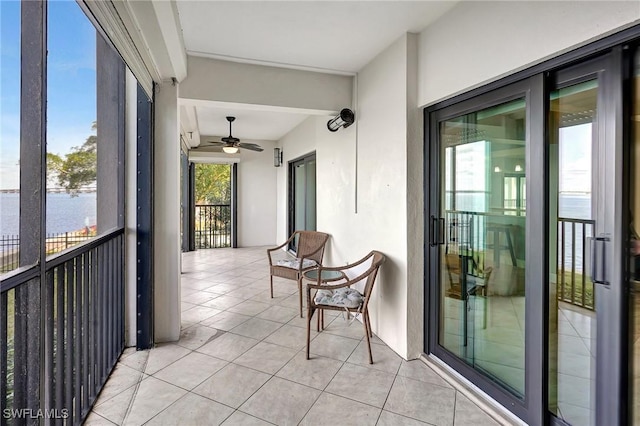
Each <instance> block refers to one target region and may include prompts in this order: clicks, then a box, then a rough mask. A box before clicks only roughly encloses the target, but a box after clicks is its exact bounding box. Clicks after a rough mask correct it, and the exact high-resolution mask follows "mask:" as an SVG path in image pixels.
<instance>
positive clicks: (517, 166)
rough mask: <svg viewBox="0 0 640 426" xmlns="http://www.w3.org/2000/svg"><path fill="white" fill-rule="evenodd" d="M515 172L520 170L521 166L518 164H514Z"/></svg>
mask: <svg viewBox="0 0 640 426" xmlns="http://www.w3.org/2000/svg"><path fill="white" fill-rule="evenodd" d="M515 170H516V172H521V171H522V166H521V165H520V164H516V169H515Z"/></svg>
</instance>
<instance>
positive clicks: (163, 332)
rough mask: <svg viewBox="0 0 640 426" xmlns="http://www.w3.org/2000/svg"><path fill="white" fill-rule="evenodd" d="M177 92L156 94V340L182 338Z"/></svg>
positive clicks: (166, 86)
mask: <svg viewBox="0 0 640 426" xmlns="http://www.w3.org/2000/svg"><path fill="white" fill-rule="evenodd" d="M179 128H180V125H179V119H178V91H177V87H176V86H174V85H173V84H171V83H162V84H159V85H158V86H157V87H156V93H155V134H154V142H153V144H154V146H153V150H154V152H153V155H154V162H153V167H154V173H153V208H154V212H153V215H154V220H153V245H154V247H153V253H154V259H153V263H154V269H153V274H154V289H153V291H154V336H155V341H156V343H159V342H170V341H175V340H178V339H179V337H180V143H179V140H180V134H179Z"/></svg>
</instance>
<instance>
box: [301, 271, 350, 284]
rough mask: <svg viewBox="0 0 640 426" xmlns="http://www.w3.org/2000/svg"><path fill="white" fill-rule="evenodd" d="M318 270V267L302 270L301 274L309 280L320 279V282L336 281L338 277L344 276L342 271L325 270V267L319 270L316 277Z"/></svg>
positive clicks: (316, 280)
mask: <svg viewBox="0 0 640 426" xmlns="http://www.w3.org/2000/svg"><path fill="white" fill-rule="evenodd" d="M318 271H319V269H311V270H309V271H306V272H304V273H303V274H302V275H303V276H304V277H305V278H306V279H308V280H309V281H315V282H318V281H320V282H321V283H326V282H331V281H338V280H339V279H342V278H345V275H344V273H343V272H341V271H327V270H325V269H323V270H322V272H320V277H318ZM318 278H319V279H318Z"/></svg>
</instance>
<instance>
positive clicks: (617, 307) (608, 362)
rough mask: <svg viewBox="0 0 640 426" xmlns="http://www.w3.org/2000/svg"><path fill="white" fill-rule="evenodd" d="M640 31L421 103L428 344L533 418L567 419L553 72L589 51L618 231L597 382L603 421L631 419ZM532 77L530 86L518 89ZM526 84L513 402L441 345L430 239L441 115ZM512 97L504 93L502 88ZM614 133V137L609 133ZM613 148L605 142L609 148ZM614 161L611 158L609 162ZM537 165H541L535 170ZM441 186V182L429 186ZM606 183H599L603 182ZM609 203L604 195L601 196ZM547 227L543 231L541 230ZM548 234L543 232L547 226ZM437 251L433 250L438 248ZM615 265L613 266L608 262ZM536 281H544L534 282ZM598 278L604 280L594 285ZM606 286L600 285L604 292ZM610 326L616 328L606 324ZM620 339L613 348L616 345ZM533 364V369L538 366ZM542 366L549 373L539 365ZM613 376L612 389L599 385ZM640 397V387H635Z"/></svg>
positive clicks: (609, 256)
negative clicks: (560, 409) (551, 354)
mask: <svg viewBox="0 0 640 426" xmlns="http://www.w3.org/2000/svg"><path fill="white" fill-rule="evenodd" d="M638 37H640V26H635V27H633V28H631V29H628V30H625V31H622V32H620V33H617V34H614V35H613V36H610V37H607V38H605V39H602V40H599V41H597V42H594V43H592V44H591V45H589V46H585V47H582V48H579V49H576V50H575V51H572V52H569V53H567V54H564V55H562V56H560V57H558V58H554V59H551V60H549V61H546V62H544V63H542V64H539V65H536V66H534V67H532V68H530V69H528V70H524V71H521V72H519V73H516V74H514V75H512V76H508V77H505V78H504V79H502V80H500V81H497V82H493V83H490V84H488V85H487V86H484V87H482V88H479V89H475V90H473V91H470V92H468V93H464V94H462V95H459V96H456V97H455V98H452V99H449V100H446V101H443V102H440V103H438V104H436V105H433V106H431V107H428V108H425V110H424V126H425V133H424V134H425V154H424V155H425V160H424V161H425V172H426V173H425V213H426V214H425V285H426V286H427V289H425V308H426V309H425V324H426V325H425V340H424V341H425V353H427V354H433V355H434V356H436V357H438V358H440V359H442V361H444V362H445V363H446V364H448V365H449V366H450V367H451V368H453V369H454V370H456V371H457V372H458V373H460V374H462V375H463V376H465V377H466V378H467V379H468V380H470V381H471V382H472V383H474V384H475V385H476V386H478V387H479V388H480V389H481V390H482V391H484V392H485V393H487V394H488V395H489V396H491V397H492V398H494V399H495V400H496V401H498V402H499V403H500V404H502V405H503V406H504V407H505V408H507V409H509V410H510V411H512V412H513V413H514V414H515V415H517V416H518V417H520V418H522V419H523V420H525V421H527V422H528V423H531V424H549V423H552V424H562V423H563V422H562V421H561V420H560V419H557V418H555V417H554V416H552V415H550V413H549V412H548V403H549V391H548V383H549V371H548V367H549V363H548V346H549V342H548V339H549V331H548V321H549V304H548V300H549V299H548V298H549V290H548V285H538V286H535V285H534V284H535V283H541V284H545V283H547V277H548V276H549V270H550V269H549V268H550V265H549V261H548V259H546V257H547V256H546V254H547V247H548V235H549V219H548V217H547V211H548V210H547V207H548V194H549V193H548V182H549V180H548V179H549V178H548V175H549V170H548V166H547V159H548V152H547V145H546V144H547V140H546V135H548V131H549V129H548V126H549V123H548V120H547V117H548V112H549V111H548V109H549V103H548V94H549V93H550V91H551V87H553V85H554V84H555V83H556V80H555V76H556V74H555V72H556V71H558V74H557V75H561V74H562V73H563V72H567V70H569V69H571V68H572V67H573V64H576V63H577V64H578V65H575V66H576V67H583V66H584V67H586V66H588V65H587V64H589V63H590V62H591V58H593V57H594V56H597V55H600V56H601V57H603V58H604V59H601V60H604V61H606V67H607V70H608V72H607V73H605V74H604V76H603V79H602V80H601V84H602V91H603V93H604V97H603V98H602V103H601V104H599V105H600V108H602V112H600V114H604V116H603V117H602V118H603V120H602V122H604V123H607V125H606V126H602V127H603V128H602V129H600V131H601V136H600V137H599V141H600V143H601V144H603V145H604V146H601V147H600V151H601V152H602V153H603V157H604V159H603V160H602V161H604V162H605V163H606V164H608V165H609V166H607V170H608V173H605V174H604V175H603V176H604V182H603V185H604V186H605V188H607V189H606V191H605V192H608V196H609V199H610V200H611V201H610V202H605V203H604V208H603V212H602V214H603V215H604V218H605V219H604V221H605V223H606V225H605V232H606V233H611V234H612V235H613V236H615V239H614V241H613V242H612V243H611V244H609V247H608V250H606V264H607V265H608V270H607V280H608V281H609V282H611V283H614V285H612V286H609V287H607V288H600V289H598V290H596V292H597V296H596V297H597V302H596V303H599V304H602V306H598V307H597V308H596V312H597V313H598V312H599V313H600V315H601V316H602V318H600V316H599V317H598V324H599V325H598V328H600V329H602V330H607V332H606V333H600V334H599V335H598V341H597V343H596V345H597V358H596V362H597V363H598V364H597V370H596V371H597V372H596V380H597V386H596V387H597V388H598V391H599V392H600V394H601V397H598V398H597V399H596V424H624V423H625V422H626V421H627V419H628V416H629V406H630V405H631V402H632V401H631V400H630V395H631V394H630V391H629V386H628V385H629V379H628V377H627V374H626V371H627V369H628V368H629V342H628V336H629V324H628V318H629V317H628V314H629V308H628V305H627V304H626V303H624V302H625V295H626V294H627V293H628V288H627V287H626V286H625V282H626V281H624V279H625V277H624V271H625V265H624V262H625V260H626V251H625V248H626V247H625V246H624V244H625V242H626V241H627V239H625V232H628V225H625V224H627V223H628V220H629V214H628V211H627V210H628V200H627V199H626V197H625V192H624V189H625V188H628V185H629V181H628V179H629V176H628V160H626V159H625V157H624V153H625V152H629V151H628V147H629V143H630V135H629V133H630V132H629V130H628V129H629V121H630V103H629V102H630V101H629V99H628V98H630V95H629V94H628V92H629V90H630V88H629V87H630V86H629V84H630V83H629V80H630V75H631V70H632V64H633V60H632V59H633V58H632V57H633V53H634V52H635V50H634V49H630V48H629V46H628V45H625V43H627V42H629V41H632V40H637V39H638ZM521 84H525V86H527V87H528V88H527V89H522V88H520V89H518V88H519V87H520V85H521ZM518 90H520V92H521V93H523V91H526V93H527V146H526V155H527V158H526V170H527V177H526V186H527V188H526V199H527V210H526V212H527V213H526V215H527V219H526V250H527V260H526V262H527V267H526V282H527V284H528V285H527V286H526V290H525V291H526V293H525V294H526V296H525V297H526V303H527V309H526V314H525V315H526V326H525V327H526V334H525V348H526V355H525V366H526V367H525V399H524V400H523V401H518V400H516V401H514V400H513V397H512V396H511V395H509V394H507V393H505V392H504V391H503V390H502V389H501V388H500V387H499V386H497V385H496V384H494V383H491V382H489V381H488V380H487V379H486V378H485V377H484V376H483V375H481V374H479V373H478V372H476V371H474V370H473V369H472V368H471V367H470V366H468V365H466V364H465V363H464V362H463V361H462V360H461V359H458V358H457V357H455V356H454V355H453V354H451V353H449V352H447V351H446V350H444V348H442V347H438V342H437V339H438V315H439V312H438V309H439V308H438V304H439V288H438V287H439V285H440V283H439V273H440V271H439V268H440V266H439V263H440V262H439V261H438V258H437V251H436V250H434V249H433V248H430V247H429V245H428V243H429V237H430V236H429V230H430V226H431V223H430V219H431V216H432V215H434V216H435V217H439V214H440V213H439V209H440V200H439V197H440V190H441V188H440V182H439V174H440V165H439V160H438V158H439V155H440V154H439V145H440V142H439V140H438V137H439V135H438V122H440V121H443V120H446V119H447V118H453V117H455V116H459V115H463V114H466V113H469V112H472V111H474V110H478V109H482V108H485V107H489V106H491V104H492V103H493V104H495V103H500V102H499V101H500V100H508V96H506V95H505V92H506V93H509V91H516V92H517V91H518ZM505 96H506V97H505ZM607 141H608V142H607ZM605 148H606V149H605ZM612 165H613V166H612ZM532 171H536V172H535V174H533V173H531V172H532ZM432 188H434V189H435V190H433V191H432V190H431V189H432ZM600 192H602V191H600ZM598 202H599V203H602V201H598ZM540 230H543V232H540ZM541 234H542V235H541ZM434 256H435V257H434ZM609 265H610V266H609ZM530 287H538V288H533V289H532V288H530ZM596 287H601V286H599V285H598V286H596ZM600 293H602V294H600ZM606 327H610V328H606ZM612 348H615V350H612ZM534 372H535V373H534ZM540 372H542V374H540ZM604 383H606V388H604V389H603V388H602V386H603V384H604ZM636 397H637V396H636Z"/></svg>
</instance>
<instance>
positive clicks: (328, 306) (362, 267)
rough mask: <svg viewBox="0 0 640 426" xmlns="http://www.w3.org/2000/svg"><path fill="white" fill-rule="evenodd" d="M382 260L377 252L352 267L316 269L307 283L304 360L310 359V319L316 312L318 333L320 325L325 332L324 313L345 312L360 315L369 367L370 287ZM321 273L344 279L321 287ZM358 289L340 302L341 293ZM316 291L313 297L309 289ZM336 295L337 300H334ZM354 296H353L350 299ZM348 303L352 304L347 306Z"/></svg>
mask: <svg viewBox="0 0 640 426" xmlns="http://www.w3.org/2000/svg"><path fill="white" fill-rule="evenodd" d="M384 261H385V256H384V255H383V254H382V253H380V252H379V251H375V250H374V251H372V252H370V253H369V254H367V255H366V256H365V257H364V258H362V259H360V260H359V261H357V262H355V263H352V264H351V265H346V266H341V267H335V268H328V267H324V266H320V267H318V273H317V277H318V279H317V281H316V282H315V283H310V284H307V359H309V343H310V340H311V337H310V336H311V317H312V316H313V314H314V312H315V311H318V318H317V321H318V332H320V329H321V324H322V329H323V330H324V318H323V311H324V310H333V311H343V312H344V311H346V312H348V313H349V314H350V313H356V314H357V313H360V314H361V315H362V324H363V325H364V334H365V336H366V337H367V347H368V349H369V364H373V357H372V355H371V339H370V338H371V337H373V333H372V331H371V320H370V319H369V309H368V304H369V299H370V298H371V291H372V290H373V284H374V282H375V280H376V276H377V275H378V270H379V269H380V265H382V264H383V263H384ZM323 271H338V272H341V273H342V274H343V276H344V278H343V279H342V280H340V281H337V282H336V284H322V283H321V277H322V272H323ZM347 288H350V289H353V290H357V294H356V293H354V292H353V291H351V292H350V294H349V297H348V299H349V301H346V303H345V300H346V299H344V298H343V299H341V298H340V297H344V296H343V295H344V290H342V291H341V290H338V289H347ZM312 289H314V290H316V291H315V292H314V294H313V297H312V292H311V290H312ZM336 296H338V297H336ZM353 296H355V297H353ZM349 302H351V303H349Z"/></svg>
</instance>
